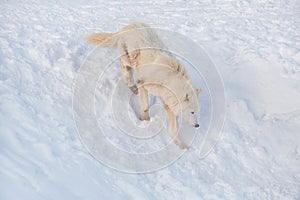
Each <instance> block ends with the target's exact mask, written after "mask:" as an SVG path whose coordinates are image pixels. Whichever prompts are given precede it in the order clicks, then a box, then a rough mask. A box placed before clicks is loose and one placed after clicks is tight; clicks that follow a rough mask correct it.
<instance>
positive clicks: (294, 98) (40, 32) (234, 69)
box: [0, 0, 300, 200]
mask: <svg viewBox="0 0 300 200" xmlns="http://www.w3.org/2000/svg"><path fill="white" fill-rule="evenodd" d="M299 10H300V3H299V1H298V2H297V1H289V0H286V1H276V0H273V1H267V0H259V1H251V0H249V1H242V0H238V1H233V0H232V1H231V0H228V1H215V0H205V1H201V2H198V1H180V0H179V1H173V0H170V1H157V0H154V1H144V2H143V1H139V2H138V3H137V2H136V1H133V0H129V1H124V2H122V1H89V2H86V1H83V0H82V1H81V0H76V1H71V0H69V1H54V0H50V1H47V2H38V1H33V0H28V1H26V0H25V1H9V0H2V1H1V2H0V138H1V139H0V199H9V200H10V199H300V167H299V166H300V101H299V100H300V76H299V74H300V34H299V33H300V30H299V27H300V22H299V19H300V12H299ZM134 21H141V22H145V23H147V24H149V25H150V26H153V27H157V28H167V29H169V30H172V31H176V32H179V33H181V34H184V35H185V36H187V37H189V38H191V39H193V40H194V41H195V42H196V43H197V44H198V45H200V46H202V47H203V48H204V49H205V50H206V51H207V52H208V54H209V55H210V57H211V59H212V60H213V61H214V63H215V65H216V66H217V68H218V70H219V71H220V74H221V76H222V78H223V81H224V85H225V90H226V97H227V101H226V119H225V124H224V128H223V131H222V137H221V138H220V140H219V142H218V143H217V145H216V146H215V148H214V150H213V151H212V152H211V153H210V154H209V155H208V156H207V157H206V158H205V159H202V158H201V157H200V156H199V152H198V149H197V146H192V148H190V149H189V150H188V151H187V152H186V153H185V154H184V155H183V156H182V157H181V158H180V159H179V160H178V161H177V162H175V163H174V164H172V165H170V166H169V167H167V168H165V169H162V170H160V171H157V172H154V173H146V174H126V173H122V172H118V171H116V170H113V169H110V168H108V167H106V166H104V165H102V164H100V163H99V162H98V161H96V160H95V159H94V158H93V157H92V156H91V155H90V154H89V153H88V151H87V150H86V149H85V147H84V146H83V145H82V143H81V141H80V139H79V136H78V135H77V133H76V127H75V123H74V121H73V111H72V95H73V86H74V83H75V80H76V76H77V74H78V71H79V68H80V66H81V64H82V63H83V62H84V60H85V58H86V57H87V56H88V55H89V53H90V52H91V51H92V50H93V48H94V47H93V46H90V45H88V44H87V43H86V42H85V38H86V36H88V35H89V34H90V33H93V32H95V31H106V32H115V31H117V30H119V29H120V28H121V27H123V26H125V25H127V24H128V23H130V22H134ZM115 53H116V52H115ZM116 65H117V64H116ZM119 76H120V71H119V69H118V68H115V73H111V80H113V81H112V82H111V83H110V84H115V85H116V80H117V79H118V78H119ZM114 78H115V79H114ZM104 86H105V87H106V89H107V90H109V88H111V87H113V86H114V85H109V83H107V84H104ZM104 90H105V88H104ZM102 95H103V94H102ZM99 98H101V94H100V96H99ZM203 98H204V99H205V94H204V96H203ZM132 103H133V104H135V103H136V102H134V101H133V102H132ZM152 103H153V104H154V103H156V102H155V100H153V102H152ZM99 107H101V105H99ZM132 109H134V106H133V107H132ZM100 111H101V110H100ZM206 111H207V110H205V107H204V108H203V110H202V111H201V112H204V114H205V112H206ZM134 112H135V111H134V110H133V111H132V113H134ZM157 112H159V111H157ZM162 115H164V114H163V113H162ZM136 122H137V123H140V122H138V121H136ZM103 123H108V124H109V122H107V121H106V122H105V121H104V122H103ZM141 125H143V124H142V123H141ZM108 128H109V127H108ZM111 128H112V132H111V133H112V135H108V137H112V140H111V141H112V142H115V143H116V144H119V143H121V146H123V147H124V148H128V147H130V141H125V142H123V143H122V141H119V140H117V139H116V138H117V136H114V135H116V134H115V132H114V130H113V127H111ZM108 133H109V132H108ZM167 139H168V138H167V137H166V140H167ZM158 141H159V140H158ZM161 144H163V142H162V143H161ZM135 145H138V144H135ZM159 145H160V143H158V146H157V147H156V146H155V148H159V147H160V146H159ZM129 150H130V149H129ZM144 150H145V149H144V147H143V145H141V146H140V148H138V151H139V152H143V151H144ZM115 159H118V158H115Z"/></svg>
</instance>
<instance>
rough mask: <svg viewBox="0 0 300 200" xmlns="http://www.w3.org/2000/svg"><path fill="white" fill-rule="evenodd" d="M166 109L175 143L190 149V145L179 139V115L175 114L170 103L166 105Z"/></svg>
mask: <svg viewBox="0 0 300 200" xmlns="http://www.w3.org/2000/svg"><path fill="white" fill-rule="evenodd" d="M165 110H166V112H167V116H168V118H169V121H170V124H171V131H172V139H173V141H174V143H175V144H176V145H177V146H179V147H180V148H182V149H188V146H187V145H186V144H184V143H183V142H182V141H181V140H180V139H179V135H178V123H177V117H176V116H175V115H174V113H173V112H172V110H171V109H170V108H169V106H168V105H165Z"/></svg>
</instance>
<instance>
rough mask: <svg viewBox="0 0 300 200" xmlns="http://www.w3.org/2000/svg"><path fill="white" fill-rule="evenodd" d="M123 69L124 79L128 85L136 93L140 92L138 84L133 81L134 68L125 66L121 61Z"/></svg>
mask: <svg viewBox="0 0 300 200" xmlns="http://www.w3.org/2000/svg"><path fill="white" fill-rule="evenodd" d="M121 71H122V75H123V80H124V82H125V84H126V85H128V87H129V88H130V89H131V91H132V92H133V93H134V94H138V89H137V86H136V85H135V84H134V82H133V69H132V68H131V67H129V66H125V65H124V64H123V63H122V62H121Z"/></svg>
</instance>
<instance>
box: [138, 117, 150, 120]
mask: <svg viewBox="0 0 300 200" xmlns="http://www.w3.org/2000/svg"><path fill="white" fill-rule="evenodd" d="M140 120H141V121H150V117H149V116H140Z"/></svg>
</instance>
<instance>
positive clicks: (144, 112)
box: [138, 86, 150, 121]
mask: <svg viewBox="0 0 300 200" xmlns="http://www.w3.org/2000/svg"><path fill="white" fill-rule="evenodd" d="M138 91H139V92H138V94H139V99H140V112H141V116H140V120H142V121H144V120H147V121H149V120H150V117H149V99H148V91H147V90H146V89H145V88H144V87H143V86H141V87H139V88H138Z"/></svg>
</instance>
